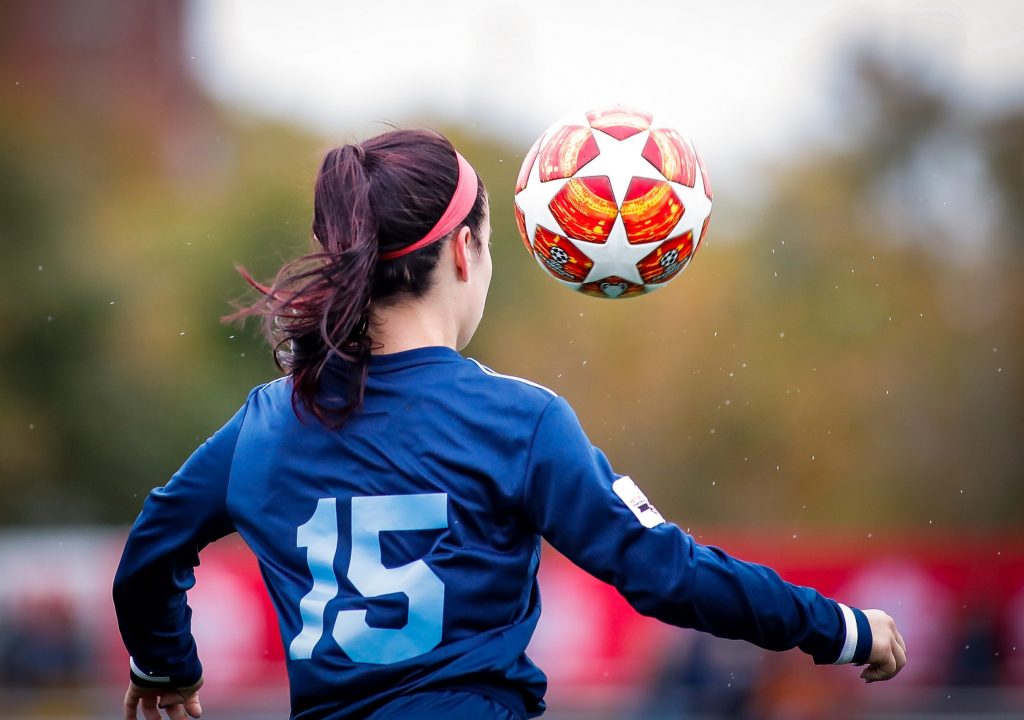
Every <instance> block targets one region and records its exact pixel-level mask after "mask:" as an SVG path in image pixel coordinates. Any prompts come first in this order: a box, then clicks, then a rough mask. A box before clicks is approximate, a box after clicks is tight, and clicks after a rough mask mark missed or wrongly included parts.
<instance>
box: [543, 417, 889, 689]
mask: <svg viewBox="0 0 1024 720" xmlns="http://www.w3.org/2000/svg"><path fill="white" fill-rule="evenodd" d="M523 499H524V507H525V509H526V512H527V515H528V517H529V518H530V519H531V520H532V522H533V523H534V525H535V527H536V528H537V529H538V530H539V531H540V533H541V534H542V535H543V536H544V537H545V538H546V539H547V540H548V541H549V542H550V543H551V544H552V545H553V546H554V547H555V548H556V549H557V550H559V551H560V552H562V553H563V554H565V555H566V556H567V557H568V558H569V559H570V560H572V561H573V562H574V563H576V564H577V565H579V566H580V567H582V568H583V569H584V570H586V571H587V572H589V573H590V574H592V575H594V576H595V577H598V578H599V579H601V580H604V581H605V582H608V583H610V584H612V585H614V586H615V588H616V589H618V591H619V592H620V593H622V595H623V596H624V597H625V598H626V600H627V601H628V602H629V603H630V604H631V605H632V606H633V607H634V608H635V609H636V610H637V611H638V612H641V613H643V614H644V615H649V616H651V617H655V618H657V619H659V620H661V621H663V622H667V623H670V624H673V625H678V626H680V627H688V628H694V629H697V630H701V631H704V632H708V633H711V634H713V635H716V636H718V637H723V638H731V639H740V640H745V641H747V642H751V643H754V644H755V645H758V646H759V647H762V648H765V649H768V650H788V649H790V648H799V649H800V650H802V651H803V652H805V653H807V654H808V655H810V656H811V657H813V659H814V661H815V663H818V664H846V663H854V664H858V665H864V664H868V665H870V667H869V668H868V669H867V670H866V671H865V674H864V678H865V680H872V681H874V680H880V679H887V678H889V677H892V676H893V675H895V673H896V672H898V671H899V669H900V668H902V666H903V665H904V664H905V663H906V653H905V650H904V647H903V645H902V642H901V639H900V640H897V637H898V633H897V631H896V629H895V626H894V625H893V624H892V619H891V618H889V616H888V615H885V613H882V612H881V611H877V610H876V611H872V614H871V616H870V617H869V616H868V614H867V613H864V612H863V611H861V610H859V609H857V608H853V607H848V606H846V605H843V604H841V603H838V602H836V601H834V600H831V599H829V598H826V597H824V596H822V595H821V594H820V593H818V592H817V591H816V590H814V589H813V588H808V587H800V586H797V585H792V584H790V583H787V582H785V581H784V580H782V578H780V577H779V575H778V573H776V572H775V571H773V570H772V569H771V568H768V567H765V566H763V565H757V564H754V563H749V562H744V561H741V560H738V559H736V558H734V557H732V556H730V555H728V554H727V553H725V552H724V551H722V550H720V549H719V548H715V547H711V546H706V545H702V544H700V543H698V542H696V541H695V540H694V539H693V537H691V536H690V535H689V534H688V533H685V532H683V531H682V530H681V529H680V528H679V527H677V526H675V525H673V524H671V523H667V522H665V521H664V519H663V518H662V516H661V515H660V514H659V513H658V511H657V510H655V509H654V507H653V506H652V505H651V504H650V503H649V501H648V500H647V498H646V497H644V495H643V493H642V492H640V490H639V488H637V486H636V485H635V484H634V483H633V481H632V480H630V479H629V478H628V477H621V476H619V475H617V474H616V473H614V471H612V469H611V466H610V465H609V464H608V461H607V459H606V458H605V457H604V455H603V454H601V452H600V451H598V450H596V449H595V448H593V446H592V445H591V444H590V441H589V440H587V439H586V436H585V435H584V434H583V432H582V430H581V429H580V428H579V424H578V421H577V420H576V418H575V415H574V414H573V413H572V410H571V409H570V408H569V406H568V405H567V404H566V403H565V401H564V400H562V399H561V398H555V399H554V400H552V401H551V403H550V404H549V405H548V407H547V408H546V410H545V412H544V414H543V415H542V417H541V419H540V421H539V422H538V424H537V430H536V432H535V435H534V440H533V447H532V449H531V453H530V461H529V467H528V470H527V473H526V484H525V487H524V491H523Z"/></svg>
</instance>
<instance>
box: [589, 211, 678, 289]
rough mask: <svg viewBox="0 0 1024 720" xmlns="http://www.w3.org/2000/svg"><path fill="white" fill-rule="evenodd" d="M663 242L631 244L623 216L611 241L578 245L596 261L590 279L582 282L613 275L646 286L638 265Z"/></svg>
mask: <svg viewBox="0 0 1024 720" xmlns="http://www.w3.org/2000/svg"><path fill="white" fill-rule="evenodd" d="M661 242H662V241H661V240H655V241H654V242H648V243H639V244H637V245H630V243H629V240H627V239H626V226H625V225H624V224H623V222H622V215H617V216H616V217H615V224H614V225H612V231H611V234H610V235H609V236H608V242H606V243H603V244H600V245H598V244H596V243H585V242H578V243H577V245H578V246H579V248H580V250H582V251H583V252H584V253H586V255H587V257H589V258H590V259H591V260H593V261H594V266H593V267H592V268H590V272H589V273H587V277H586V278H585V279H584V280H583V282H585V283H588V282H593V281H595V280H604V279H605V278H606V277H609V276H611V275H618V276H619V277H620V278H622V279H623V280H629V281H630V282H631V283H636V284H637V285H643V282H644V281H643V278H641V277H640V271H639V270H638V269H637V267H636V264H637V263H638V262H640V261H641V260H643V259H644V258H645V257H647V256H648V255H650V254H651V252H653V250H654V248H656V247H658V245H660V244H661Z"/></svg>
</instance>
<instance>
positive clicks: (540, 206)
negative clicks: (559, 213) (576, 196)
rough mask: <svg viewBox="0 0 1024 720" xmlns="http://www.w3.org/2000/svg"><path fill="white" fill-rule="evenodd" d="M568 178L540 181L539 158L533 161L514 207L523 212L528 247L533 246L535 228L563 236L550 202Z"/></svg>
mask: <svg viewBox="0 0 1024 720" xmlns="http://www.w3.org/2000/svg"><path fill="white" fill-rule="evenodd" d="M569 180H570V178H559V179H557V180H548V181H547V182H541V180H540V156H538V157H537V158H536V159H535V160H534V161H533V167H532V168H531V169H530V179H529V181H528V182H527V183H526V187H524V188H523V189H522V190H520V191H519V192H518V193H517V194H516V197H515V201H516V205H518V206H519V209H520V210H522V211H523V216H524V220H525V225H526V235H527V237H529V238H530V247H531V248H532V247H533V244H534V235H535V234H536V231H537V226H538V225H540V226H541V227H543V228H545V229H547V230H550V231H551V232H553V233H558V234H559V235H564V234H565V233H564V231H563V230H562V228H561V226H560V225H559V224H558V221H556V220H555V218H554V216H553V215H552V214H551V208H550V205H551V201H552V200H553V199H554V197H555V195H557V194H558V193H559V191H560V190H561V189H562V188H563V187H565V184H566V183H567V182H569Z"/></svg>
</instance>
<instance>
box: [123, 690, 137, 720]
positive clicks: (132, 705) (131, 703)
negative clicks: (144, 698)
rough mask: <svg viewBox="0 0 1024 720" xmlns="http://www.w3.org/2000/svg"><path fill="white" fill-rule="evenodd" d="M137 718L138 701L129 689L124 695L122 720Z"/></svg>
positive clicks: (134, 719)
mask: <svg viewBox="0 0 1024 720" xmlns="http://www.w3.org/2000/svg"><path fill="white" fill-rule="evenodd" d="M138 716H139V699H138V698H137V697H135V693H133V692H132V689H131V688H128V692H126V693H125V695H124V720H136V719H137V718H138Z"/></svg>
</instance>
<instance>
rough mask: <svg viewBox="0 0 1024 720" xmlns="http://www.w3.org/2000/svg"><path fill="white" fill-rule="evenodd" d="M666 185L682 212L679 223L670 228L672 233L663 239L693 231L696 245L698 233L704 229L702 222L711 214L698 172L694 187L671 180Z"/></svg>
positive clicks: (709, 203) (709, 204)
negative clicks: (677, 200)
mask: <svg viewBox="0 0 1024 720" xmlns="http://www.w3.org/2000/svg"><path fill="white" fill-rule="evenodd" d="M668 184H669V186H671V188H672V192H674V193H675V194H676V197H677V198H679V200H680V202H682V203H683V209H684V212H683V216H682V217H681V218H679V222H678V223H676V226H675V227H674V228H672V232H671V233H669V234H668V236H666V238H665V239H666V240H671V239H672V238H676V237H679V236H680V235H685V234H686V232H687V231H689V230H693V242H694V244H696V243H697V241H698V239H699V238H700V231H701V230H702V229H703V227H704V221H705V220H706V219H707V217H708V214H710V212H711V200H709V199H708V196H707V195H706V194H705V193H704V181H703V179H702V178H701V176H700V173H699V172H698V173H697V181H696V182H695V183H694V187H690V186H689V185H683V184H682V183H677V182H672V181H671V180H670V181H669V183H668Z"/></svg>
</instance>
